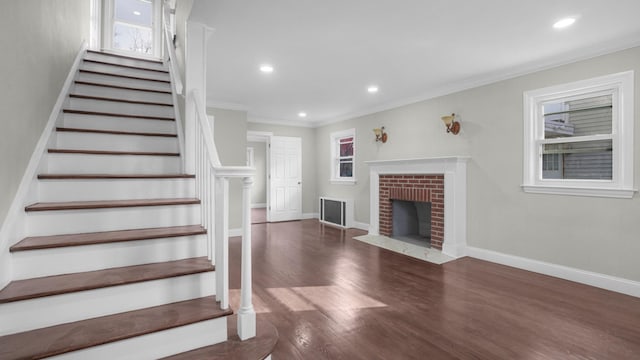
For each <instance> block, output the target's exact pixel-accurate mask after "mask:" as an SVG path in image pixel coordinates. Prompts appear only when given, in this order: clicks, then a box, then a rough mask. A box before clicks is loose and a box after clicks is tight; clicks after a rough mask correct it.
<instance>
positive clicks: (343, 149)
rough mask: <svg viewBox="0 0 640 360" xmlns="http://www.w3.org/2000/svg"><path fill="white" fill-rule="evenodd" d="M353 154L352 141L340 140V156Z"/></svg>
mask: <svg viewBox="0 0 640 360" xmlns="http://www.w3.org/2000/svg"><path fill="white" fill-rule="evenodd" d="M344 156H353V142H349V143H342V141H341V142H340V157H344Z"/></svg>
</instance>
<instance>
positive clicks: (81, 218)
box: [27, 205, 200, 236]
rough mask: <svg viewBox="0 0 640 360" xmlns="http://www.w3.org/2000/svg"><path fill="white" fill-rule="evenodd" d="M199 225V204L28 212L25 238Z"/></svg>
mask: <svg viewBox="0 0 640 360" xmlns="http://www.w3.org/2000/svg"><path fill="white" fill-rule="evenodd" d="M193 224H200V205H167V206H141V207H130V208H113V209H94V210H63V211H30V212H28V213H27V236H44V235H58V234H73V233H85V232H98V231H113V230H127V229H145V228H154V227H163V226H184V225H193Z"/></svg>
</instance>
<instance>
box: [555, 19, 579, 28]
mask: <svg viewBox="0 0 640 360" xmlns="http://www.w3.org/2000/svg"><path fill="white" fill-rule="evenodd" d="M574 22H576V19H575V18H571V17H568V18H564V19H561V20H558V21H557V22H556V23H555V24H553V27H554V28H555V29H564V28H566V27H568V26H571V25H573V23H574Z"/></svg>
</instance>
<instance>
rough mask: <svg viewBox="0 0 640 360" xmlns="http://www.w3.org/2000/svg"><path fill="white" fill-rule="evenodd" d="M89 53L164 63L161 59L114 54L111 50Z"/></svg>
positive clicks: (89, 51) (90, 51)
mask: <svg viewBox="0 0 640 360" xmlns="http://www.w3.org/2000/svg"><path fill="white" fill-rule="evenodd" d="M87 52H88V53H94V54H100V55H105V56H113V57H118V58H123V59H130V60H138V61H145V62H150V63H154V64H161V65H162V64H163V62H162V61H161V60H152V59H145V58H139V57H135V56H127V55H121V54H114V53H110V52H105V51H97V50H87Z"/></svg>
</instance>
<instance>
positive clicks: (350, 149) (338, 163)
mask: <svg viewBox="0 0 640 360" xmlns="http://www.w3.org/2000/svg"><path fill="white" fill-rule="evenodd" d="M355 145H356V131H355V129H349V130H344V131H337V132H334V133H331V136H330V146H331V182H333V183H338V184H354V183H355V181H356V178H355V159H356V153H355V151H356V150H355V149H356V146H355Z"/></svg>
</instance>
